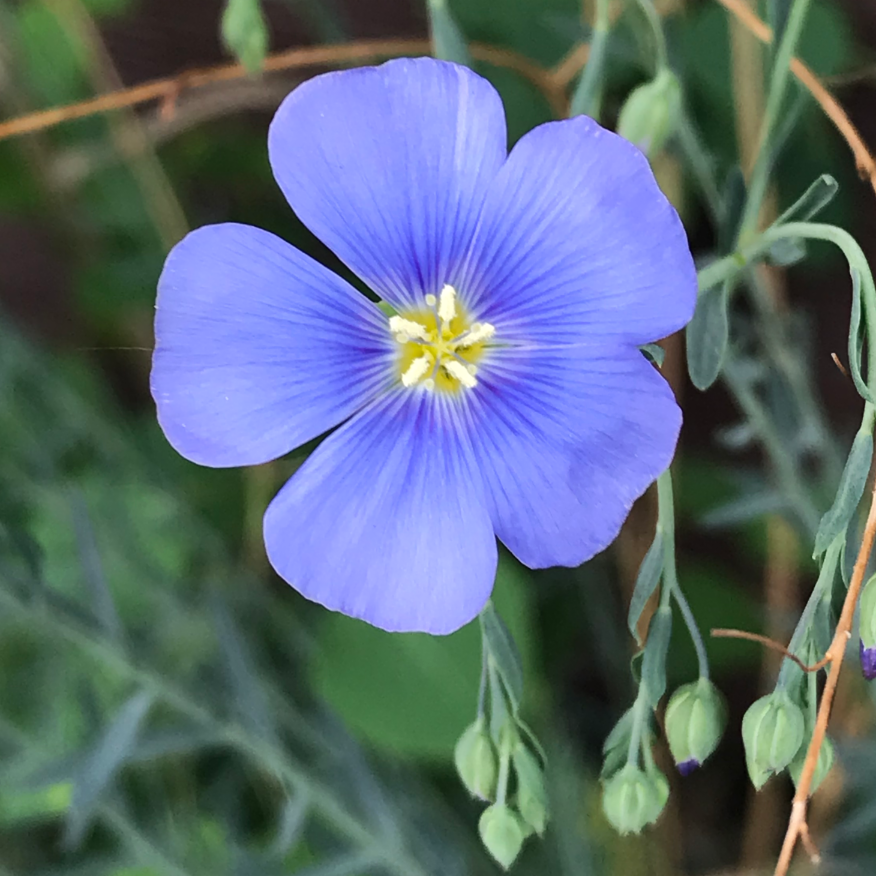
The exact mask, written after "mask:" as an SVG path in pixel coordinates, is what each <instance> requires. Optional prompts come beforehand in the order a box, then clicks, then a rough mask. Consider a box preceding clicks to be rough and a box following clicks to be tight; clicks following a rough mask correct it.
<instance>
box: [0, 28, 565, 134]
mask: <svg viewBox="0 0 876 876" xmlns="http://www.w3.org/2000/svg"><path fill="white" fill-rule="evenodd" d="M470 49H471V53H472V57H474V58H475V59H476V60H478V61H485V62H487V63H488V64H495V65H496V66H499V67H507V68H509V69H512V70H516V71H517V72H518V73H520V74H521V75H522V76H524V77H526V78H527V79H529V80H530V81H531V82H532V83H533V84H534V85H536V86H537V87H538V88H539V89H540V90H541V91H542V92H543V93H544V95H545V97H546V98H547V100H548V102H549V103H550V105H551V109H552V110H553V111H554V113H555V114H557V115H561V114H562V112H563V110H564V106H565V94H564V83H562V82H561V81H559V80H557V79H555V78H554V76H553V75H552V74H551V72H550V71H549V70H545V69H544V68H542V67H540V66H539V65H538V64H536V63H534V62H533V61H530V60H529V59H528V58H525V57H524V56H523V55H519V54H518V53H516V52H512V51H509V50H507V49H502V48H498V47H496V46H487V45H483V44H481V43H473V44H472V45H471V46H470ZM430 50H431V44H430V43H429V41H428V40H423V39H412V40H358V41H356V42H350V43H342V44H341V45H328V46H306V47H303V48H296V49H289V50H288V51H285V52H277V53H275V54H273V55H269V56H268V57H267V58H266V59H265V64H264V70H265V72H277V71H280V70H301V69H304V68H308V67H325V66H336V65H342V64H353V63H361V62H363V61H374V60H380V59H384V58H394V57H399V56H402V55H425V54H428V53H429V52H430ZM247 75H249V74H248V73H247V70H246V69H245V68H244V67H243V66H242V65H241V64H222V65H219V66H216V67H205V68H201V69H197V70H189V71H187V72H184V73H180V74H179V75H177V76H170V77H167V78H165V79H153V80H152V81H150V82H144V83H143V84H142V85H135V86H134V87H132V88H125V89H121V90H119V91H111V92H108V93H107V94H101V95H98V96H97V97H92V98H89V99H88V100H83V101H80V102H78V103H74V104H68V105H66V106H60V107H54V108H52V109H47V110H41V111H40V112H35V113H29V114H27V115H24V116H19V117H17V118H14V119H9V120H8V121H5V122H0V140H4V139H6V138H8V137H17V136H20V135H22V134H29V133H32V132H33V131H41V130H44V129H46V128H51V127H53V126H54V125H59V124H61V123H63V122H69V121H72V120H74V119H82V118H86V117H87V116H94V115H99V114H101V113H106V112H111V111H112V110H119V109H124V108H126V107H133V106H138V105H140V104H143V103H148V102H150V101H155V100H157V101H162V102H163V104H162V108H163V110H164V111H165V112H167V111H168V109H169V108H171V107H172V106H173V104H174V102H175V101H176V99H177V97H178V96H179V95H180V94H181V93H182V92H183V91H187V90H191V89H195V88H202V87H203V86H205V85H213V84H216V83H218V82H227V81H229V80H233V79H241V78H243V77H245V76H247Z"/></svg>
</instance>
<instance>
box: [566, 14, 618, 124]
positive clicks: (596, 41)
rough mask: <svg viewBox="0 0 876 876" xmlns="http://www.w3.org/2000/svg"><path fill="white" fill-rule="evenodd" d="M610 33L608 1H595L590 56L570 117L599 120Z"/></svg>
mask: <svg viewBox="0 0 876 876" xmlns="http://www.w3.org/2000/svg"><path fill="white" fill-rule="evenodd" d="M610 32H611V15H610V2H609V0H596V13H595V15H594V19H593V35H592V37H591V39H590V54H589V55H588V56H587V64H586V65H585V67H584V72H583V73H582V74H581V79H580V80H579V81H578V86H577V87H576V88H575V93H574V94H573V95H572V103H571V106H570V107H569V115H570V116H581V115H585V116H590V117H591V118H594V119H597V120H598V119H599V110H600V107H601V104H602V79H603V73H604V71H605V58H606V54H607V51H606V50H607V48H608V36H609V33H610Z"/></svg>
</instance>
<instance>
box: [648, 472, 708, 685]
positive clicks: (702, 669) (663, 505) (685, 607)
mask: <svg viewBox="0 0 876 876" xmlns="http://www.w3.org/2000/svg"><path fill="white" fill-rule="evenodd" d="M657 526H658V527H659V529H660V532H661V534H662V539H663V594H661V597H663V596H665V597H666V599H667V601H668V599H669V598H670V597H671V598H673V599H674V600H675V603H676V605H678V608H679V611H681V616H682V618H683V620H684V623H685V626H686V627H687V631H688V633H690V637H691V641H692V642H693V646H694V650H695V651H696V654H697V665H698V667H699V673H700V676H701V677H702V678H708V677H709V658H708V655H707V654H706V645H705V642H703V637H702V635H701V633H700V630H699V627H698V626H697V622H696V618H695V617H694V615H693V612H692V611H691V609H690V605H689V604H688V601H687V599H686V598H685V595H684V592H683V591H682V589H681V585H680V584H679V583H678V570H677V566H676V559H675V500H674V497H673V490H672V475H671V473H670V470H669V469H666V471H665V472H663V474H662V475H660V477H659V478H658V479H657ZM661 602H662V598H661Z"/></svg>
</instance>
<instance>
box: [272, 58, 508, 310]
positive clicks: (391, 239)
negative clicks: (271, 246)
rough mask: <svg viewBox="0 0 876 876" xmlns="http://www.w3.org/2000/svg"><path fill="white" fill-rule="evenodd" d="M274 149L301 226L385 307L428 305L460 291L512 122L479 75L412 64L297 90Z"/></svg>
mask: <svg viewBox="0 0 876 876" xmlns="http://www.w3.org/2000/svg"><path fill="white" fill-rule="evenodd" d="M268 149H269V153H270V157H271V166H272V167H273V169H274V176H275V177H276V179H277V182H278V183H279V185H280V188H281V189H282V190H283V192H284V194H285V195H286V198H287V199H288V201H289V203H290V204H291V206H292V209H293V210H295V212H296V213H297V214H298V217H299V218H300V219H301V221H302V222H303V223H304V224H305V225H306V226H307V227H308V228H309V229H310V230H311V231H312V232H313V233H314V234H315V235H316V236H317V237H318V238H320V240H322V242H323V243H325V244H326V245H327V246H328V247H330V248H331V249H332V250H333V251H334V252H335V253H336V254H337V255H338V256H339V257H340V258H341V260H342V261H344V262H345V263H346V264H347V266H348V267H349V268H350V269H351V270H353V271H354V272H355V273H356V274H357V275H358V276H359V277H361V278H362V279H363V280H365V282H366V283H368V284H369V285H370V286H371V287H372V288H373V289H374V290H375V291H376V292H377V293H378V294H379V295H380V296H381V297H382V298H385V299H386V300H387V301H389V302H390V303H391V304H393V305H394V306H395V307H398V308H407V307H413V306H418V307H422V304H423V300H422V299H423V296H424V295H425V294H427V293H431V294H437V293H438V292H439V291H440V289H441V287H442V286H443V285H444V284H445V283H453V281H454V272H455V268H456V265H457V263H458V261H459V259H460V258H461V256H462V254H463V252H464V250H465V249H466V247H467V246H468V244H469V242H470V240H471V236H472V233H473V231H474V227H475V224H476V222H477V218H478V214H479V210H480V207H481V204H482V202H483V199H484V196H485V193H486V190H487V187H488V186H489V184H490V182H491V181H492V180H493V178H494V177H495V175H496V173H497V172H498V170H499V168H500V167H501V166H502V162H503V161H504V160H505V156H506V133H505V115H504V111H503V108H502V102H501V100H500V99H499V95H498V94H497V93H496V91H495V90H494V89H493V87H492V86H491V85H490V84H489V83H488V82H487V81H486V80H485V79H482V78H481V77H480V76H478V75H477V74H475V73H473V72H472V71H471V70H468V69H467V68H465V67H460V66H458V65H456V64H448V63H445V62H442V61H436V60H433V59H431V58H417V59H411V58H404V59H400V60H397V61H390V62H388V63H386V64H384V65H382V66H381V67H363V68H359V69H356V70H344V71H341V72H336V73H327V74H325V75H323V76H317V77H315V78H314V79H311V80H309V81H308V82H305V83H304V84H303V85H300V86H299V87H298V88H296V89H295V90H294V91H293V92H292V93H291V94H290V95H289V96H288V97H287V98H286V100H285V101H283V104H282V105H281V106H280V109H279V110H278V111H277V114H276V116H275V117H274V121H273V122H272V124H271V130H270V134H269V136H268Z"/></svg>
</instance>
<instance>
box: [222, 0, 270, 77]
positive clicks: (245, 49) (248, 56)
mask: <svg viewBox="0 0 876 876" xmlns="http://www.w3.org/2000/svg"><path fill="white" fill-rule="evenodd" d="M222 42H223V43H224V44H225V46H226V48H227V49H228V50H229V51H230V52H231V53H232V54H233V55H234V57H235V58H237V60H238V61H240V63H241V64H243V66H244V67H246V69H247V70H249V72H250V73H258V72H259V71H260V70H261V69H262V65H263V64H264V61H265V55H267V53H268V24H267V22H266V21H265V16H264V13H263V12H262V4H261V0H226V3H225V11H224V12H223V13H222Z"/></svg>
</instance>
